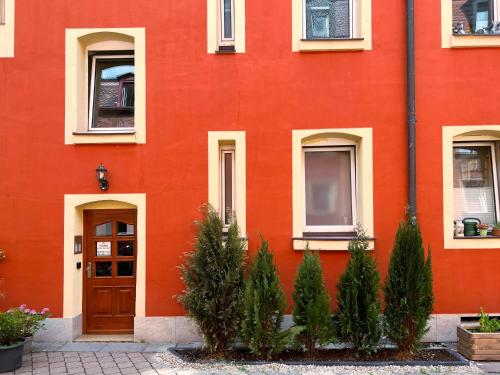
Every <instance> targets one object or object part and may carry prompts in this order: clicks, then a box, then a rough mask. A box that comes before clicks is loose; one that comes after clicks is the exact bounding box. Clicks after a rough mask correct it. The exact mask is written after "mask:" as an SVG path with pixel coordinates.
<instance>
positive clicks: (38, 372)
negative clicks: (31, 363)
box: [33, 367, 50, 375]
mask: <svg viewBox="0 0 500 375" xmlns="http://www.w3.org/2000/svg"><path fill="white" fill-rule="evenodd" d="M48 374H50V370H49V368H48V367H41V368H35V369H33V375H48Z"/></svg>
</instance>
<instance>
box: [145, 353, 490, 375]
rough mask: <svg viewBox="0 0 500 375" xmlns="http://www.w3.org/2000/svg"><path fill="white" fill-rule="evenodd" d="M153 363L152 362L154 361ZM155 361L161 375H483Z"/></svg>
mask: <svg viewBox="0 0 500 375" xmlns="http://www.w3.org/2000/svg"><path fill="white" fill-rule="evenodd" d="M152 359H153V358H152ZM154 360H155V361H158V363H162V364H164V365H165V369H164V370H161V371H160V374H179V375H181V374H182V375H188V374H189V375H194V374H252V375H256V374H268V375H280V374H306V375H316V374H317V375H327V374H328V375H391V374H412V375H413V374H415V375H417V374H418V375H435V374H448V375H454V374H483V372H482V371H481V370H480V369H479V368H478V367H477V366H475V365H471V366H457V367H449V366H425V367H424V366H384V367H379V366H377V367H368V366H361V367H360V366H335V367H325V366H288V365H281V364H269V365H245V366H243V365H231V364H220V363H219V364H217V363H214V364H197V363H186V362H184V361H182V360H181V359H179V358H178V357H176V356H175V355H173V354H172V353H169V352H166V353H158V354H156V355H155V357H154Z"/></svg>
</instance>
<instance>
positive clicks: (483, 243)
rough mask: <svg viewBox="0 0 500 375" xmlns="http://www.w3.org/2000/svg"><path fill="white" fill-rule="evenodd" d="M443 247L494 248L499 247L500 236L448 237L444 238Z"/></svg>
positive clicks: (452, 248)
mask: <svg viewBox="0 0 500 375" xmlns="http://www.w3.org/2000/svg"><path fill="white" fill-rule="evenodd" d="M444 247H445V249H449V250H459V249H467V250H473V249H495V250H498V249H499V248H500V237H495V236H491V235H489V236H487V237H481V236H467V237H448V239H445V246H444Z"/></svg>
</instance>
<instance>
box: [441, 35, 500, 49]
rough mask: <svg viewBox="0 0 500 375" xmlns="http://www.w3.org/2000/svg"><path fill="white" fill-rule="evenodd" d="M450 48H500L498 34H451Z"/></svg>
mask: <svg viewBox="0 0 500 375" xmlns="http://www.w3.org/2000/svg"><path fill="white" fill-rule="evenodd" d="M450 38H451V43H450V45H451V47H452V48H481V47H500V34H452V35H450Z"/></svg>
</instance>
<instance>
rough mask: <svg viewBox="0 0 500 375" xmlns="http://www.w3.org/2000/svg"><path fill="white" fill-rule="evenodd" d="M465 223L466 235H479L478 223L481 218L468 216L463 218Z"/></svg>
mask: <svg viewBox="0 0 500 375" xmlns="http://www.w3.org/2000/svg"><path fill="white" fill-rule="evenodd" d="M462 223H463V224H464V236H477V225H478V224H481V220H479V219H478V218H476V217H466V218H464V219H463V220H462Z"/></svg>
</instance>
